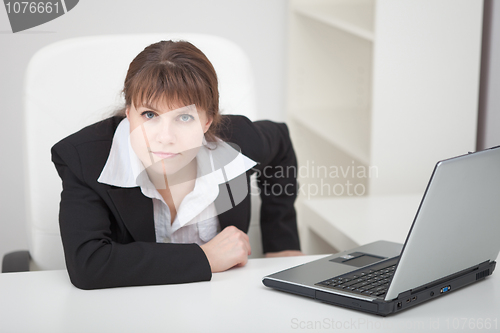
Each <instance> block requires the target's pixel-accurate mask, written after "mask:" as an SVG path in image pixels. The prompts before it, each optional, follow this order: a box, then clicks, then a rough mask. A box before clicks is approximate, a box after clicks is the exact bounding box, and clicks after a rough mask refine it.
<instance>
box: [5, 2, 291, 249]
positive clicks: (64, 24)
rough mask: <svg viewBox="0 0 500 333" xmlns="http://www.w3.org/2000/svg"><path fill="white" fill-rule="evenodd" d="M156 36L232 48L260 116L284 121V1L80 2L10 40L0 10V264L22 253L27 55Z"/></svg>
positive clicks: (10, 33)
mask: <svg viewBox="0 0 500 333" xmlns="http://www.w3.org/2000/svg"><path fill="white" fill-rule="evenodd" d="M155 32H196V33H208V34H214V35H219V36H222V37H226V38H228V39H230V40H232V41H234V42H236V43H237V44H239V45H240V46H241V47H242V48H243V49H244V50H245V51H246V52H247V53H248V55H249V56H250V60H251V62H252V65H253V69H254V72H255V79H256V83H257V90H256V93H257V98H258V101H257V106H258V109H259V113H260V114H259V116H261V117H265V118H267V119H272V120H277V121H282V120H283V119H284V110H283V107H284V93H285V92H284V87H285V81H284V74H285V64H284V60H285V44H286V36H285V33H286V0H271V1H270V0H210V1H206V0H165V1H155V0H142V1H134V0H106V1H102V0H82V1H80V2H79V3H78V5H77V6H76V7H75V8H74V9H73V10H71V11H69V12H68V13H67V14H65V15H63V16H61V17H59V18H57V19H55V20H53V21H51V22H48V23H46V24H44V25H41V26H38V27H35V28H32V29H30V30H27V31H25V32H19V33H16V34H13V33H12V32H11V30H10V25H9V21H8V17H7V14H6V11H5V10H3V9H0V115H1V121H0V124H1V130H0V156H1V160H0V161H1V164H0V171H1V172H0V184H1V190H0V213H1V217H0V258H1V257H3V255H4V254H5V253H7V252H10V251H13V250H18V249H26V248H27V239H26V231H25V224H24V223H25V222H24V219H25V214H24V210H25V207H24V193H25V192H24V188H23V187H24V179H23V174H24V167H23V163H24V162H23V155H22V149H23V144H24V142H23V135H24V133H23V126H22V122H23V94H22V92H23V79H24V74H25V69H26V66H27V64H28V61H29V59H30V58H31V56H32V55H33V54H34V53H35V52H36V51H37V50H39V49H40V48H41V47H43V46H45V45H48V44H51V43H53V42H56V41H59V40H62V39H67V38H73V37H80V36H88V35H100V34H118V33H155ZM75 103H85V101H75ZM61 116H64V115H61ZM47 158H48V159H50V152H47Z"/></svg>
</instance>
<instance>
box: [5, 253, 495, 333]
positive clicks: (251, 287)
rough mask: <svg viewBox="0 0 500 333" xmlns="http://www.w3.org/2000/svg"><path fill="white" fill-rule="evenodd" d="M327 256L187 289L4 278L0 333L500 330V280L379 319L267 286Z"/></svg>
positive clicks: (46, 276) (260, 262) (239, 272)
mask: <svg viewBox="0 0 500 333" xmlns="http://www.w3.org/2000/svg"><path fill="white" fill-rule="evenodd" d="M320 257H322V256H304V257H288V258H269V259H250V260H249V262H248V264H247V265H246V266H245V267H241V268H234V269H231V270H229V271H227V272H223V273H217V274H214V275H213V278H212V281H210V282H199V283H190V284H181V285H164V286H148V287H129V288H113V289H103V290H92V291H84V290H80V289H77V288H75V287H74V286H73V285H72V284H71V283H70V281H69V278H68V275H67V272H66V271H63V270H61V271H42V272H28V273H8V274H0V332H2V333H10V332H51V333H56V332H65V333H67V332H120V333H123V332H148V333H150V332H297V331H308V332H311V331H328V332H331V331H341V330H345V331H379V332H402V331H405V332H407V331H410V332H411V331H415V332H426V331H431V332H442V331H457V332H460V331H461V332H464V331H470V329H469V328H472V327H476V328H477V327H481V328H482V329H481V330H480V331H486V332H494V331H500V323H499V320H500V318H499V317H500V315H499V314H500V274H499V272H495V273H494V274H493V275H492V276H490V277H488V278H487V279H485V280H484V281H481V282H479V283H476V284H475V285H472V286H469V287H466V288H464V289H462V290H459V291H457V292H455V293H453V292H452V293H450V294H449V295H447V296H444V297H442V298H438V299H435V300H432V301H430V302H427V303H424V304H422V305H419V306H417V307H415V308H412V309H409V310H408V311H404V312H401V313H399V314H397V315H394V316H389V317H385V318H383V317H379V316H375V315H368V314H364V313H361V312H357V311H352V310H348V309H343V308H340V307H336V306H332V305H329V304H324V303H321V302H319V301H316V300H313V299H309V298H306V297H301V296H296V295H292V294H288V293H284V292H279V291H275V290H272V289H269V288H267V287H265V286H264V285H263V284H262V282H261V279H262V277H263V276H265V275H268V274H270V273H274V272H276V271H278V270H282V269H286V268H288V267H291V266H294V265H298V264H302V263H305V262H308V261H311V260H314V259H318V258H320Z"/></svg>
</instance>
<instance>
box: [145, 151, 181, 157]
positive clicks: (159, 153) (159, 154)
mask: <svg viewBox="0 0 500 333" xmlns="http://www.w3.org/2000/svg"><path fill="white" fill-rule="evenodd" d="M152 153H153V154H155V155H156V156H158V157H159V158H161V159H165V158H174V157H176V156H177V155H179V154H178V153H177V154H175V153H164V152H161V151H153V152H152Z"/></svg>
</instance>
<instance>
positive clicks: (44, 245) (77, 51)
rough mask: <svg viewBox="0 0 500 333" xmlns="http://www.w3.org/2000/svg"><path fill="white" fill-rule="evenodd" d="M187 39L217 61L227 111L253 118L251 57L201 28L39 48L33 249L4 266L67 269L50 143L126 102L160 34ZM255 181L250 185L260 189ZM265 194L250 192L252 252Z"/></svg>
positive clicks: (30, 134) (31, 100) (30, 189)
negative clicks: (134, 69)
mask: <svg viewBox="0 0 500 333" xmlns="http://www.w3.org/2000/svg"><path fill="white" fill-rule="evenodd" d="M169 39H174V40H179V39H182V40H187V41H189V42H191V43H193V44H194V45H195V46H197V47H198V48H200V49H201V50H202V51H203V52H204V53H205V54H206V55H207V57H208V58H209V60H210V61H211V62H212V64H213V65H214V67H215V70H216V71H217V74H218V78H219V93H220V107H221V112H222V113H231V114H242V115H245V116H247V117H248V118H250V119H251V120H255V118H256V105H255V104H256V103H255V95H254V88H253V76H252V71H251V68H250V62H249V59H248V57H247V56H246V54H245V53H244V52H243V51H242V49H241V48H240V47H239V46H237V45H236V44H234V43H233V42H231V41H229V40H226V39H223V38H220V37H216V36H209V35H202V34H180V33H168V34H140V35H112V36H96V37H83V38H74V39H68V40H64V41H61V42H57V43H54V44H51V45H49V46H47V47H44V48H43V49H41V50H39V51H38V52H37V53H36V54H35V55H34V56H33V58H32V59H31V61H30V63H29V66H28V70H27V75H26V82H25V125H26V127H25V133H26V142H27V147H26V162H27V174H26V184H27V187H26V192H27V193H26V194H27V196H26V197H27V203H26V207H27V220H28V221H27V225H28V233H29V234H28V237H29V253H28V252H27V251H17V252H13V253H10V254H7V255H6V256H5V257H4V260H3V267H2V271H3V272H6V271H19V270H27V269H28V264H27V259H28V258H30V257H31V261H30V264H29V268H30V269H31V270H49V269H64V268H65V262H64V254H63V248H62V243H61V238H60V232H59V224H58V212H59V201H60V193H61V189H62V187H61V180H60V178H59V176H58V175H57V172H56V170H55V168H54V165H53V164H52V162H51V159H50V148H51V147H52V145H54V144H55V143H56V142H57V141H59V140H60V139H62V138H64V137H66V136H67V135H69V134H71V133H73V132H75V131H77V130H79V129H80V128H82V127H83V126H85V125H89V124H91V123H93V122H96V121H99V120H102V119H104V118H106V117H107V116H109V115H110V114H111V113H112V112H113V110H116V109H117V108H119V107H120V106H122V105H123V104H124V101H123V98H122V96H121V93H120V92H121V89H122V88H123V81H124V79H125V75H126V72H127V70H128V66H129V64H130V62H131V61H132V60H133V58H134V57H135V56H136V55H137V54H138V53H139V52H141V51H142V50H143V49H144V48H145V47H146V46H148V45H150V44H152V43H155V42H158V41H160V40H169ZM254 187H255V186H252V188H254ZM259 205H260V198H258V196H256V195H252V221H251V224H250V230H249V236H250V239H251V246H252V251H253V253H254V254H253V256H261V255H262V241H261V237H260V227H259V223H258V218H259V217H258V215H259Z"/></svg>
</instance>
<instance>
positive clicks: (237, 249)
mask: <svg viewBox="0 0 500 333" xmlns="http://www.w3.org/2000/svg"><path fill="white" fill-rule="evenodd" d="M200 247H201V249H202V250H203V252H205V255H206V256H207V259H208V262H209V264H210V267H211V269H212V273H217V272H223V271H225V270H228V269H229V268H231V267H233V266H236V265H238V266H245V264H246V263H247V261H248V256H249V255H250V254H251V253H252V250H251V249H250V241H249V239H248V235H247V234H245V233H244V232H243V231H241V230H240V229H238V228H236V227H235V226H229V227H226V228H224V230H222V231H221V232H220V233H219V234H218V235H217V236H215V237H214V238H212V239H211V240H210V241H209V242H207V243H206V244H203V245H201V246H200Z"/></svg>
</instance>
